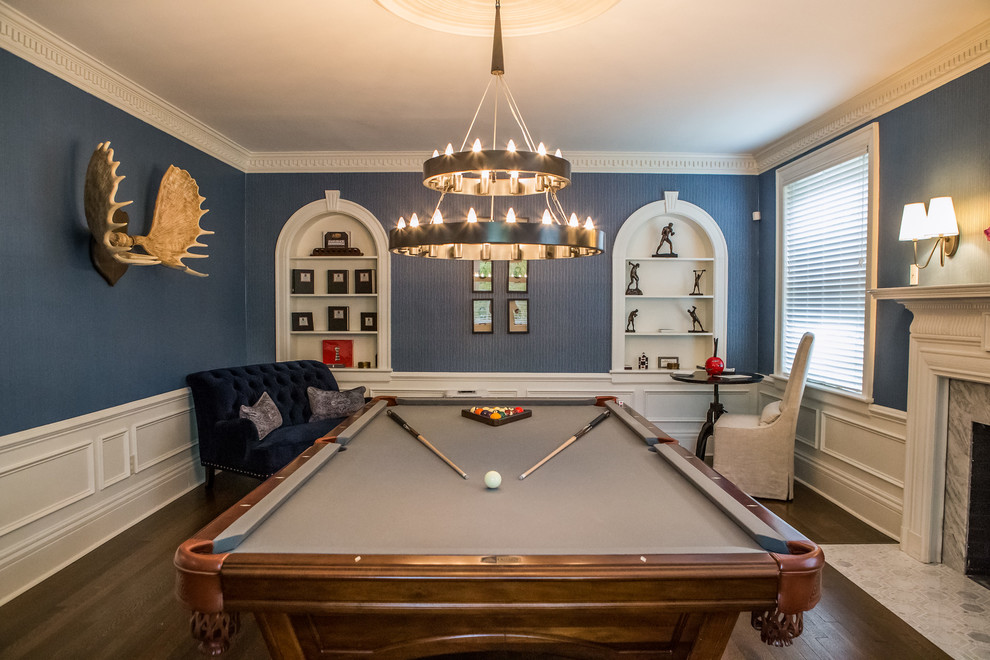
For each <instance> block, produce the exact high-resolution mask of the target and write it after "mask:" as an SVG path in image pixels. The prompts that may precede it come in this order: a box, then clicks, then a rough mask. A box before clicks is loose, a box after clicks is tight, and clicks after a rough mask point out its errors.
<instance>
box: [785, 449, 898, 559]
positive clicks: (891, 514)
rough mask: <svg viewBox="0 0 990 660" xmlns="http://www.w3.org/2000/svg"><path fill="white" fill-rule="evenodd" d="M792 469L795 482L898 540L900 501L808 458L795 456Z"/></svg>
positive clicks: (799, 455)
mask: <svg viewBox="0 0 990 660" xmlns="http://www.w3.org/2000/svg"><path fill="white" fill-rule="evenodd" d="M794 470H795V475H794V478H795V480H796V481H798V482H800V483H802V484H804V485H805V486H807V487H808V488H810V489H811V490H813V491H815V492H816V493H818V494H819V495H821V496H822V497H824V498H825V499H827V500H828V501H829V502H831V503H833V504H835V505H836V506H837V507H839V508H840V509H842V510H844V511H845V512H847V513H848V514H850V515H852V516H854V517H856V518H858V519H859V520H862V521H863V522H864V523H866V524H867V525H869V526H870V527H872V528H874V529H876V530H877V531H879V532H883V533H884V534H886V535H887V536H889V537H891V538H892V539H894V540H899V539H900V532H901V502H900V501H899V500H897V499H895V498H893V497H891V496H889V495H888V494H886V493H884V492H882V491H880V490H877V489H874V488H871V487H870V486H869V485H868V484H866V483H864V482H862V481H859V480H857V479H855V478H853V477H852V476H850V475H849V474H846V473H844V472H841V471H839V470H836V469H834V468H832V467H831V466H829V465H827V464H825V463H824V462H822V461H817V460H815V459H814V458H813V457H810V456H805V455H802V454H796V455H795V456H794Z"/></svg>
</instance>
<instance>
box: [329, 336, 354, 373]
mask: <svg viewBox="0 0 990 660" xmlns="http://www.w3.org/2000/svg"><path fill="white" fill-rule="evenodd" d="M323 363H324V364H325V365H327V366H330V367H344V368H350V367H352V366H354V341H353V340H351V339H324V340H323Z"/></svg>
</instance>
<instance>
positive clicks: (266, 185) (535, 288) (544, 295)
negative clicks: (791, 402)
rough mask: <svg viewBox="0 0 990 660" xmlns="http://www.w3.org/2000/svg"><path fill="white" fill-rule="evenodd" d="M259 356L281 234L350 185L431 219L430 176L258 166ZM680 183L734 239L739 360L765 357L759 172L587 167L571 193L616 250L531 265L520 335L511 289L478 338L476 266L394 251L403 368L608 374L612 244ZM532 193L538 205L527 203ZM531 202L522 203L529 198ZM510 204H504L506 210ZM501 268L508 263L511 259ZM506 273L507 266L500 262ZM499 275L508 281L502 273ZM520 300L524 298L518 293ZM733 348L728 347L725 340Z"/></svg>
mask: <svg viewBox="0 0 990 660" xmlns="http://www.w3.org/2000/svg"><path fill="white" fill-rule="evenodd" d="M247 189H248V194H247V222H246V229H247V232H248V235H249V236H251V240H250V241H249V245H248V253H247V254H248V268H247V277H248V318H249V319H250V321H249V324H248V354H249V356H250V359H251V360H252V361H263V360H270V359H273V358H274V345H275V330H274V326H275V319H274V314H275V312H274V295H275V292H274V275H273V272H272V266H273V262H274V253H275V242H276V240H277V238H278V233H279V231H280V230H281V228H282V225H283V224H284V223H285V221H286V220H288V218H289V216H291V215H292V214H293V213H294V212H295V211H296V210H297V209H298V208H300V207H301V206H303V205H305V204H308V203H309V202H312V201H314V200H317V199H321V198H322V197H323V196H324V190H339V191H340V195H341V198H343V199H346V200H348V201H352V202H356V203H358V204H360V205H361V206H364V207H365V208H367V209H368V210H369V211H371V212H372V213H373V214H374V215H375V216H376V217H377V218H378V219H379V221H380V222H382V223H383V224H384V225H385V227H386V229H391V228H392V227H393V226H394V224H395V222H396V221H397V220H398V218H399V216H400V215H402V216H405V217H407V218H408V217H409V215H410V213H411V212H413V211H415V212H417V213H418V214H419V215H420V216H424V215H425V216H426V217H428V216H429V215H430V213H431V212H432V209H433V207H434V205H435V204H436V200H437V196H436V194H435V193H433V192H431V191H429V190H427V189H426V188H425V187H424V186H423V185H422V178H421V176H419V175H418V174H258V175H248V185H247ZM665 190H676V191H678V192H679V199H681V200H684V201H687V202H691V203H693V204H696V205H698V206H700V207H701V208H703V209H705V210H706V211H708V212H709V213H710V214H711V215H712V216H713V217H714V218H715V220H716V222H717V223H718V224H719V227H720V228H721V229H722V231H723V233H724V234H725V238H726V241H727V242H728V244H729V252H730V259H729V275H730V285H729V289H730V290H729V294H730V295H729V311H728V315H729V329H728V334H729V336H728V338H727V349H726V350H727V351H728V355H729V356H730V357H731V360H732V362H733V364H735V365H737V366H738V367H740V368H743V369H752V368H754V367H755V366H756V363H757V354H756V348H757V335H758V333H757V310H756V305H755V303H756V291H757V289H758V272H757V270H756V267H755V264H756V263H757V261H758V256H759V246H758V237H759V228H758V225H757V224H756V223H754V222H752V221H751V220H750V214H751V212H752V211H753V210H754V209H755V208H756V195H757V182H756V177H753V176H720V175H719V176H716V175H645V174H643V175H640V174H575V175H574V176H573V179H572V184H571V186H570V187H569V188H567V189H566V190H565V191H563V192H562V193H561V194H560V197H561V202H562V203H563V204H564V207H565V208H566V209H568V210H575V211H578V213H579V215H581V217H584V216H585V215H591V216H592V217H593V218H595V220H596V223H597V224H598V225H599V227H600V228H602V229H604V231H605V234H606V238H607V241H608V248H609V249H608V252H607V253H606V254H605V255H601V256H597V257H587V258H582V259H574V260H568V261H555V262H542V261H537V262H531V263H530V273H529V280H530V290H529V293H528V298H529V300H530V332H529V333H528V334H524V335H508V334H507V333H506V332H505V330H504V325H505V299H506V298H507V296H506V294H505V293H504V292H502V291H496V292H495V293H494V295H493V296H492V298H493V299H494V301H495V313H496V317H495V327H496V332H494V333H493V334H490V335H474V334H472V333H471V325H470V311H469V310H470V303H469V302H468V301H469V300H470V299H471V298H472V294H471V290H470V281H471V274H470V273H471V263H470V262H455V261H445V260H439V261H438V260H425V259H416V258H410V257H399V256H392V257H391V259H392V368H393V369H395V370H396V371H452V372H471V371H482V372H500V371H501V372H504V371H509V372H566V373H604V372H607V371H608V370H609V369H610V367H611V329H610V319H611V310H612V307H611V305H612V302H611V268H612V266H611V263H612V255H611V243H612V240H613V239H614V238H615V234H616V232H617V231H618V229H619V227H620V226H621V225H622V223H623V222H624V221H625V220H626V218H628V217H629V216H630V215H631V214H632V213H633V212H634V211H635V210H636V209H638V208H639V207H641V206H643V205H644V204H647V203H649V202H653V201H656V200H657V199H661V198H662V197H663V191H665ZM470 201H472V200H470V199H468V198H464V197H459V196H456V195H452V196H448V197H447V198H446V199H445V200H444V206H443V210H444V212H445V213H446V214H447V216H448V217H450V216H451V215H453V216H454V217H456V216H457V215H458V214H466V212H467V206H468V203H469V202H470ZM527 201H529V202H530V203H529V204H526V202H527ZM518 202H522V203H518ZM540 204H542V198H539V197H537V196H534V197H533V198H532V199H531V200H517V203H516V204H515V209H516V212H517V213H518V214H519V215H520V216H521V217H532V218H538V217H539V216H540V214H541V213H542V210H541V208H542V207H541V206H540ZM503 212H504V209H503ZM496 267H497V268H503V269H504V268H505V265H504V264H499V265H497V266H496ZM496 274H498V271H496ZM496 281H505V278H504V275H500V276H499V277H498V278H497V279H496ZM513 297H518V296H513ZM723 345H725V344H723Z"/></svg>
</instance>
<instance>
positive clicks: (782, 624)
mask: <svg viewBox="0 0 990 660" xmlns="http://www.w3.org/2000/svg"><path fill="white" fill-rule="evenodd" d="M750 623H751V624H752V625H753V627H754V628H756V629H757V630H759V631H760V640H761V641H763V643H765V644H769V645H770V646H790V645H791V644H793V643H794V638H795V637H797V636H798V635H800V634H801V633H802V632H804V612H798V613H797V614H784V613H783V612H781V611H780V610H778V609H776V608H774V609H773V610H764V611H763V612H753V614H752V617H751V618H750Z"/></svg>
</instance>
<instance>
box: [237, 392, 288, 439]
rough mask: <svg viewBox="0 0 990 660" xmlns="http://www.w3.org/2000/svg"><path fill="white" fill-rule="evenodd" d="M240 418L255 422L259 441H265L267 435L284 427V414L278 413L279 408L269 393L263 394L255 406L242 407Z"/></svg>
mask: <svg viewBox="0 0 990 660" xmlns="http://www.w3.org/2000/svg"><path fill="white" fill-rule="evenodd" d="M240 416H241V417H243V418H244V419H250V420H251V421H252V422H254V425H255V427H256V428H257V429H258V440H263V439H264V437H265V436H266V435H268V434H269V433H271V432H272V431H274V430H275V429H277V428H278V427H280V426H282V413H280V412H279V411H278V406H276V405H275V402H274V401H272V398H271V397H270V396H268V392H265V393H264V394H262V395H261V398H260V399H258V402H257V403H255V404H254V405H253V406H241V414H240Z"/></svg>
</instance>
